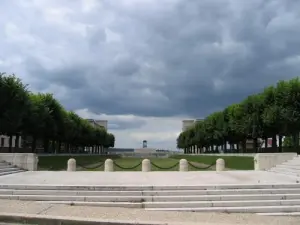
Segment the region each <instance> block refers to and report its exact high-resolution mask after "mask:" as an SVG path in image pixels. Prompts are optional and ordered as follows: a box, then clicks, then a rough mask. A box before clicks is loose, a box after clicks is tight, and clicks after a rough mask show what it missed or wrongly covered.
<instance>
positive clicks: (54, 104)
mask: <svg viewBox="0 0 300 225" xmlns="http://www.w3.org/2000/svg"><path fill="white" fill-rule="evenodd" d="M0 135H6V136H9V152H18V151H19V150H20V149H19V147H20V146H19V145H18V144H17V143H19V140H20V137H22V140H23V146H22V147H26V146H28V147H30V148H31V151H32V152H36V151H37V148H38V147H39V146H41V147H42V148H43V151H44V152H48V153H50V152H57V153H59V152H79V151H84V150H85V149H87V148H89V149H91V150H92V151H93V152H97V153H100V152H101V151H103V149H104V148H108V147H113V146H114V142H115V138H114V135H113V134H110V133H107V131H106V130H105V128H102V127H100V126H93V125H92V124H91V123H90V122H88V121H87V120H85V119H82V118H81V117H79V116H78V115H77V114H75V113H74V112H71V111H66V110H65V109H64V108H63V107H62V105H61V104H60V103H59V102H58V101H57V100H56V99H55V98H54V97H53V95H52V94H42V93H38V94H35V93H32V92H30V91H29V90H28V87H27V85H24V84H23V83H22V81H21V80H20V79H19V78H17V77H16V76H15V75H6V74H5V73H0ZM13 137H15V138H13ZM13 140H15V142H16V145H15V147H12V146H13ZM0 147H1V146H0Z"/></svg>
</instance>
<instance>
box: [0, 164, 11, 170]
mask: <svg viewBox="0 0 300 225" xmlns="http://www.w3.org/2000/svg"><path fill="white" fill-rule="evenodd" d="M7 167H12V165H9V164H6V165H0V168H1V169H3V168H7Z"/></svg>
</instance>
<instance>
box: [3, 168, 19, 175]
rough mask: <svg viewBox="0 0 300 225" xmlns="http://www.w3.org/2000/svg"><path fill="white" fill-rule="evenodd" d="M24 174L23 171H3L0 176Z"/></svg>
mask: <svg viewBox="0 0 300 225" xmlns="http://www.w3.org/2000/svg"><path fill="white" fill-rule="evenodd" d="M21 172H24V170H20V169H19V170H14V171H5V172H0V176H4V175H10V174H14V173H21Z"/></svg>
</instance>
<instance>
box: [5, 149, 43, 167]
mask: <svg viewBox="0 0 300 225" xmlns="http://www.w3.org/2000/svg"><path fill="white" fill-rule="evenodd" d="M0 161H5V162H8V163H11V164H12V165H14V166H17V167H19V168H22V169H24V170H28V171H36V170H37V165H38V157H37V155H36V154H34V153H0Z"/></svg>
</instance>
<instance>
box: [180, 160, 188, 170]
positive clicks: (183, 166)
mask: <svg viewBox="0 0 300 225" xmlns="http://www.w3.org/2000/svg"><path fill="white" fill-rule="evenodd" d="M179 171H180V172H186V171H189V163H188V161H187V160H186V159H180V161H179Z"/></svg>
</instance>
